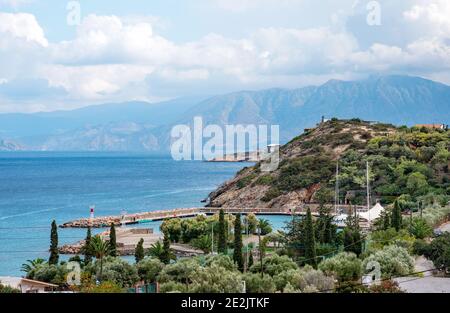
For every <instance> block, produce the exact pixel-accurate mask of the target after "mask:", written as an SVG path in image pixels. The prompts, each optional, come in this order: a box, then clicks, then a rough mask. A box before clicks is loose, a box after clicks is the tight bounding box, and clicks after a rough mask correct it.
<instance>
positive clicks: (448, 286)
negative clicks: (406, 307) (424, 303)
mask: <svg viewBox="0 0 450 313" xmlns="http://www.w3.org/2000/svg"><path fill="white" fill-rule="evenodd" d="M396 281H397V282H398V283H399V284H400V288H401V289H403V290H405V291H406V292H407V293H450V278H440V277H422V278H421V277H404V278H397V279H396Z"/></svg>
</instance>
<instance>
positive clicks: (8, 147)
mask: <svg viewBox="0 0 450 313" xmlns="http://www.w3.org/2000/svg"><path fill="white" fill-rule="evenodd" d="M21 150H24V148H23V147H22V146H21V145H19V144H18V143H16V142H13V141H10V140H4V139H0V151H21Z"/></svg>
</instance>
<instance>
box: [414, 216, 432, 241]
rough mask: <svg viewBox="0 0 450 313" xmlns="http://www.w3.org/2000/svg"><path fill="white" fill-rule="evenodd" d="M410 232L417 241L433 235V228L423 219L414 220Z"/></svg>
mask: <svg viewBox="0 0 450 313" xmlns="http://www.w3.org/2000/svg"><path fill="white" fill-rule="evenodd" d="M409 232H410V233H411V235H413V236H414V237H416V238H417V239H424V238H427V237H430V236H431V235H433V228H432V227H431V226H430V225H428V223H427V221H426V220H425V219H423V218H414V219H413V220H412V223H411V225H410V226H409Z"/></svg>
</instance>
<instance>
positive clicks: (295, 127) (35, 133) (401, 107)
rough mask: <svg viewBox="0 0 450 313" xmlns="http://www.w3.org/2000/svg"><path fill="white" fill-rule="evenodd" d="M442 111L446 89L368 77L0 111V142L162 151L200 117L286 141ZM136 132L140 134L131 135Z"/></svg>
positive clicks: (436, 117) (449, 112) (449, 92)
mask: <svg viewBox="0 0 450 313" xmlns="http://www.w3.org/2000/svg"><path fill="white" fill-rule="evenodd" d="M449 108H450V87H449V86H447V85H445V84H442V83H437V82H434V81H431V80H427V79H424V78H420V77H414V76H401V75H388V76H383V75H373V76H371V77H369V78H367V79H364V80H359V81H342V80H330V81H328V82H326V83H325V84H323V85H320V86H309V87H302V88H294V89H283V88H271V89H264V90H259V91H251V90H250V91H249V90H247V91H238V92H233V93H228V94H223V95H217V96H212V97H197V98H181V99H176V100H171V101H166V102H162V103H156V104H147V103H144V102H129V103H123V104H105V105H97V106H89V107H85V108H81V109H77V110H73V111H57V112H50V113H36V114H28V115H27V114H9V115H8V114H0V138H3V139H7V140H10V141H14V142H17V143H18V144H19V145H21V146H23V147H24V148H25V149H29V150H48V149H50V150H65V151H67V150H80V151H83V150H86V151H92V149H94V150H95V149H98V150H99V151H116V150H118V151H134V150H136V151H169V148H170V142H171V138H170V130H171V128H172V127H173V125H177V124H187V125H191V124H192V121H193V118H194V117H195V116H202V117H203V121H204V125H207V124H217V125H219V126H224V125H227V124H232V125H236V124H243V125H248V124H253V125H258V124H270V125H280V137H281V138H280V141H281V142H282V143H285V142H288V141H289V140H290V139H291V138H292V137H294V136H296V135H297V134H298V133H301V132H302V131H303V129H304V128H309V127H312V126H314V125H315V124H316V123H317V122H318V121H319V120H320V119H321V117H322V116H324V115H325V116H327V117H337V118H353V117H358V118H361V119H365V120H382V121H385V122H388V123H392V124H395V125H408V126H412V125H414V124H427V123H443V124H448V123H449V121H450V109H449ZM125 124H128V125H129V126H130V129H129V130H126V129H124V132H123V133H117V132H116V131H114V129H117V128H123V125H125ZM137 128H139V129H141V130H142V131H132V130H133V129H135V130H136V129H137ZM93 129H97V131H98V132H97V135H95V134H94V135H93ZM95 136H97V137H95ZM74 139H76V140H74ZM83 139H84V141H83ZM124 142H128V143H130V144H125V143H124ZM75 143H76V144H75ZM102 143H103V144H102ZM114 143H115V144H114ZM131 143H133V144H131ZM127 149H131V150H127Z"/></svg>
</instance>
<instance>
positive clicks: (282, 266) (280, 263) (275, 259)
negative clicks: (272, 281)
mask: <svg viewBox="0 0 450 313" xmlns="http://www.w3.org/2000/svg"><path fill="white" fill-rule="evenodd" d="M263 269H264V273H265V274H269V275H270V276H275V275H277V274H279V273H281V272H283V271H286V270H289V269H294V270H295V269H298V266H297V263H295V262H294V261H292V259H291V258H289V257H288V256H279V255H272V256H269V257H266V258H264V260H263ZM250 271H251V272H252V273H259V272H261V265H260V263H259V262H257V263H255V264H253V265H252V267H250Z"/></svg>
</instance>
